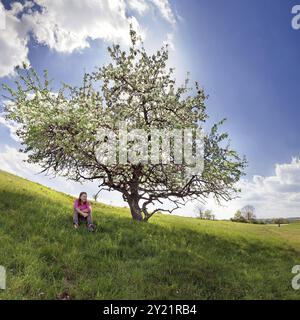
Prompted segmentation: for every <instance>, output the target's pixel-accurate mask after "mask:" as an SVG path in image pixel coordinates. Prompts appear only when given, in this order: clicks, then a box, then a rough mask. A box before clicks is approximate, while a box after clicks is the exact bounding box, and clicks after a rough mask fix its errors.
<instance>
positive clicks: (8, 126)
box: [0, 112, 20, 142]
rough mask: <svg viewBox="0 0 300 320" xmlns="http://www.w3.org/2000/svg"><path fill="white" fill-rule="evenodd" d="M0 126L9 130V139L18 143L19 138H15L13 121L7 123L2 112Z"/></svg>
mask: <svg viewBox="0 0 300 320" xmlns="http://www.w3.org/2000/svg"><path fill="white" fill-rule="evenodd" d="M0 124H2V125H4V126H6V127H7V128H8V129H9V132H10V137H11V139H13V140H14V141H16V142H20V139H19V137H18V136H17V134H16V132H17V128H18V126H17V123H16V122H14V121H8V120H6V119H5V115H4V112H2V113H0Z"/></svg>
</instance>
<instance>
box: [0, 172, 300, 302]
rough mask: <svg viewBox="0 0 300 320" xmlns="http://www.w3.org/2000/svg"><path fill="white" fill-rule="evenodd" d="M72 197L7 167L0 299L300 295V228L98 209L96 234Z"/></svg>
mask: <svg viewBox="0 0 300 320" xmlns="http://www.w3.org/2000/svg"><path fill="white" fill-rule="evenodd" d="M73 201H74V198H73V197H71V196H68V195H65V194H63V193H60V192H57V191H55V190H52V189H49V188H47V187H45V186H42V185H40V184H37V183H33V182H30V181H28V180H25V179H22V178H19V177H17V176H14V175H12V174H9V173H6V172H3V171H0V241H1V245H0V265H3V266H4V267H5V268H6V273H7V288H6V290H0V299H201V300H202V299H203V300H207V299H299V298H300V290H294V289H293V288H292V286H291V281H292V278H293V277H294V275H293V274H292V272H291V270H292V267H293V266H294V265H297V264H300V224H299V223H291V224H289V225H286V226H282V227H280V228H279V227H275V226H272V225H253V224H243V223H234V222H230V221H205V220H199V219H195V218H185V217H179V216H171V215H164V214H156V215H155V216H154V217H153V218H151V219H150V220H149V222H147V223H138V222H136V221H132V219H131V216H130V213H129V210H128V209H127V208H122V207H113V206H109V205H105V204H102V203H93V208H94V212H93V218H94V222H95V224H96V231H95V232H94V233H90V232H88V231H87V230H86V227H85V226H84V225H81V226H80V229H79V230H74V229H73V226H72V204H73Z"/></svg>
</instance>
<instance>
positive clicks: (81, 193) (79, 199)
mask: <svg viewBox="0 0 300 320" xmlns="http://www.w3.org/2000/svg"><path fill="white" fill-rule="evenodd" d="M83 194H85V195H86V196H87V193H86V192H80V195H79V198H78V202H79V204H80V205H81V204H82V203H81V196H82V195H83Z"/></svg>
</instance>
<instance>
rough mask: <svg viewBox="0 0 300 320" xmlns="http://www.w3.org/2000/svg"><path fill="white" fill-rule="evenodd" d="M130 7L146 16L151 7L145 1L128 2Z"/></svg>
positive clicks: (132, 0) (129, 0)
mask: <svg viewBox="0 0 300 320" xmlns="http://www.w3.org/2000/svg"><path fill="white" fill-rule="evenodd" d="M127 3H128V6H129V7H130V8H131V9H132V10H135V11H136V12H138V13H139V14H140V15H142V14H144V13H145V12H146V11H147V10H148V9H149V6H148V4H147V3H146V1H145V0H127Z"/></svg>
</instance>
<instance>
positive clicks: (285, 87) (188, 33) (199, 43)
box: [0, 0, 300, 218]
mask: <svg viewBox="0 0 300 320" xmlns="http://www.w3.org/2000/svg"><path fill="white" fill-rule="evenodd" d="M99 2H101V5H100V6H99ZM111 2H114V4H115V6H112V5H109V4H108V3H107V1H105V0H102V1H100V0H99V1H93V0H91V1H85V0H82V1H75V2H74V0H67V1H64V7H62V6H60V5H58V2H57V1H52V3H51V1H48V0H38V1H36V3H38V4H40V5H43V6H44V8H46V9H47V11H45V12H44V13H43V12H40V13H39V12H36V13H33V12H32V11H31V10H32V9H35V6H33V7H32V4H33V3H32V1H27V2H26V3H25V2H24V1H22V2H20V3H19V4H16V3H15V1H2V3H3V4H4V5H5V8H6V14H7V24H6V30H4V31H3V30H2V31H1V30H0V52H1V55H0V82H4V83H9V84H11V83H12V82H13V80H14V73H13V68H14V66H15V65H16V64H17V60H18V59H19V60H20V59H21V58H22V59H23V60H24V59H27V61H28V62H29V63H30V64H31V65H32V66H33V67H34V68H35V69H36V70H37V71H38V72H41V71H42V70H43V69H48V70H49V73H50V75H51V77H52V78H54V79H55V80H56V82H57V83H58V84H59V83H60V82H61V81H65V82H68V83H71V84H74V85H77V84H79V83H80V81H81V79H82V74H83V72H84V70H87V71H90V70H92V69H93V67H94V66H96V65H102V64H103V63H106V62H107V61H108V56H107V52H106V47H107V45H108V44H110V43H111V42H112V41H119V42H121V43H122V44H123V45H124V46H125V47H126V44H127V43H128V39H126V36H125V34H126V28H127V27H128V23H129V22H130V21H132V19H133V21H134V23H135V25H137V26H138V28H139V30H141V32H142V33H143V34H144V36H145V39H144V41H145V45H146V48H148V49H149V50H150V51H151V50H153V49H154V48H158V47H159V46H160V44H161V43H162V42H164V41H168V42H169V43H170V47H171V51H170V66H174V67H175V68H176V74H175V75H176V79H177V80H178V81H182V80H183V77H184V75H185V72H186V71H190V78H191V79H192V80H197V81H199V83H200V84H201V85H202V86H204V88H205V91H206V93H207V94H209V96H210V97H209V100H208V101H207V111H208V114H209V115H210V117H211V119H210V123H213V122H216V121H218V120H220V119H222V118H224V117H226V118H227V119H228V121H227V123H226V124H225V125H224V129H225V130H227V131H228V132H229V134H230V138H231V140H232V146H234V147H235V148H236V149H237V150H238V151H239V152H240V153H241V154H245V155H246V157H247V159H248V161H249V166H248V168H247V176H246V177H245V178H244V179H243V180H242V181H241V186H242V188H243V193H242V196H241V199H239V200H236V201H233V202H231V203H228V204H226V206H225V207H219V206H217V205H216V204H215V203H214V202H213V201H212V200H209V202H208V204H207V207H208V208H210V209H213V210H214V211H215V212H216V214H217V216H218V217H219V218H228V217H230V216H232V215H233V212H234V210H236V209H237V208H239V207H241V206H242V205H245V204H253V205H254V206H255V207H256V211H257V215H258V216H260V217H264V216H268V217H270V216H297V215H298V216H300V210H299V208H300V207H299V206H300V162H299V161H298V159H297V158H298V157H299V156H300V143H299V136H300V129H299V124H298V121H299V120H298V119H299V116H300V109H299V106H298V103H299V101H300V90H299V85H300V77H299V74H298V70H299V64H300V60H299V56H300V55H299V53H300V30H294V29H293V28H292V26H291V20H292V17H293V15H292V14H291V10H292V7H293V6H294V5H295V4H300V1H286V0H256V1H255V0H253V1H242V0H226V1H224V0H185V1H183V0H170V1H167V0H147V1H146V0H128V1H125V0H116V1H111ZM36 3H35V5H36ZM75 3H77V5H76V6H78V3H80V5H82V8H85V9H84V10H82V9H78V8H77V9H76V8H75V7H74V5H75ZM11 5H13V6H11ZM11 8H13V9H11ZM89 10H90V11H89ZM33 11H34V10H33ZM108 13H109V14H108ZM89 15H92V17H91V18H90V17H89ZM66 21H67V22H66ZM104 22H105V23H106V24H105V25H104ZM55 28H58V29H59V31H58V34H55V30H56V31H57V29H55ZM68 32H69V33H68ZM72 32H74V34H73V36H74V35H75V36H74V37H72ZM54 34H55V36H56V38H55V37H53V39H54V40H53V39H52V38H51V37H52V36H53V35H54ZM70 34H71V36H70ZM9 35H11V37H9ZM70 38H71V39H70ZM9 39H15V40H17V41H14V43H13V44H12V43H11V42H10V41H12V40H9ZM18 41H19V42H18ZM16 43H17V44H16ZM12 52H14V53H18V54H17V55H16V56H15V57H14V56H12ZM1 60H2V61H1ZM1 123H2V124H1ZM10 130H12V128H11V127H10V126H9V125H8V124H5V123H4V120H2V122H0V134H1V141H0V159H2V162H0V168H3V169H6V170H9V171H12V172H14V173H17V174H19V175H21V176H25V177H27V178H30V179H33V180H35V181H39V182H41V183H44V184H48V185H50V186H51V187H53V188H56V189H59V190H62V191H66V192H69V193H73V194H76V192H77V191H78V190H79V189H80V188H82V186H77V185H75V186H74V185H72V186H71V184H70V183H69V182H68V183H67V182H65V181H64V180H60V179H58V180H57V181H53V180H51V181H50V180H48V178H47V177H40V176H36V175H35V172H36V168H32V167H30V168H27V167H25V165H24V164H19V165H16V164H17V163H19V162H18V161H20V157H19V155H18V153H17V151H16V149H15V148H17V147H18V146H17V142H16V141H14V139H13V138H12V137H11V134H10ZM8 148H9V149H8ZM1 157H2V158H1ZM9 157H15V158H14V159H11V161H12V162H14V163H15V165H14V164H12V163H11V162H10V161H8V160H7V159H8V158H9ZM84 187H86V188H88V190H90V191H91V192H92V191H93V190H94V189H95V188H94V186H93V185H90V186H84ZM101 200H103V201H106V202H111V203H116V204H122V202H121V200H120V198H119V196H118V195H111V194H105V195H103V198H102V199H101ZM187 211H189V213H192V211H193V204H191V205H190V206H189V207H188V208H185V209H184V210H183V211H181V214H183V213H185V214H186V213H187Z"/></svg>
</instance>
